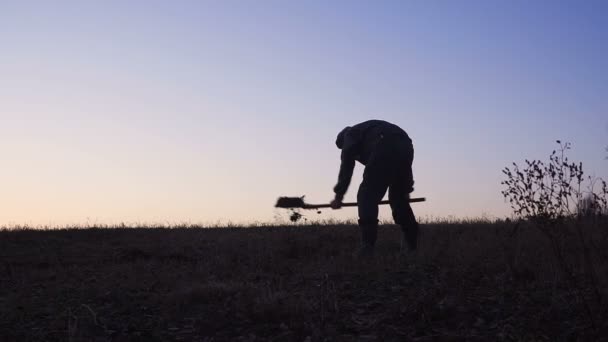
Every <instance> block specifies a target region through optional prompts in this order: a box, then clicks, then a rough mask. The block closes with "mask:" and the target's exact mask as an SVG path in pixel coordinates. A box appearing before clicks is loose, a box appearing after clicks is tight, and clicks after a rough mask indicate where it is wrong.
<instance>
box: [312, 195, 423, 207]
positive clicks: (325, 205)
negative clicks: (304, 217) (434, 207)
mask: <svg viewBox="0 0 608 342" xmlns="http://www.w3.org/2000/svg"><path fill="white" fill-rule="evenodd" d="M424 201H426V198H424V197H417V198H410V201H409V202H410V203H413V202H424ZM389 203H390V202H389V201H380V203H378V204H389ZM356 206H357V203H356V202H349V203H342V207H356ZM302 208H303V209H321V208H331V204H304V206H303V207H302Z"/></svg>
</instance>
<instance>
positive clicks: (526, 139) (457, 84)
mask: <svg viewBox="0 0 608 342" xmlns="http://www.w3.org/2000/svg"><path fill="white" fill-rule="evenodd" d="M0 44H1V45H0V157H1V158H2V159H1V160H2V162H1V164H0V225H7V224H8V225H11V224H34V225H38V224H42V225H44V224H51V225H57V224H68V223H71V224H78V223H95V222H97V223H116V222H121V221H125V222H131V223H132V222H142V223H179V222H190V223H199V222H202V223H211V222H217V221H223V222H226V221H233V222H250V221H272V220H273V219H274V217H275V215H277V214H278V213H279V214H280V212H278V211H277V210H275V209H274V208H273V205H274V202H275V200H276V198H277V197H278V196H281V195H291V196H295V195H306V196H307V199H308V200H309V201H310V202H328V201H329V200H330V199H331V198H332V195H333V193H332V187H333V185H334V183H335V181H336V178H337V172H338V166H339V153H340V151H339V150H338V149H337V148H336V147H335V145H334V141H335V136H336V134H337V133H338V132H339V131H340V130H341V129H342V128H343V127H344V126H347V125H352V124H356V123H358V122H361V121H364V120H367V119H372V118H376V119H385V120H388V121H391V122H393V123H396V124H398V125H400V126H401V127H402V128H404V129H405V130H406V131H407V132H408V133H409V134H410V136H411V137H412V139H413V140H414V145H415V150H416V157H415V161H414V174H415V179H416V191H415V192H414V194H413V195H414V196H425V197H427V198H428V201H427V202H426V203H419V204H415V205H414V210H415V212H416V214H417V215H419V216H421V217H445V216H449V215H453V216H456V217H479V216H482V215H489V216H499V217H500V216H504V215H507V214H508V213H509V211H510V209H509V206H508V205H507V204H506V203H505V202H504V201H503V198H502V196H501V194H500V190H501V189H502V187H501V185H500V181H501V180H502V179H503V177H502V174H501V169H502V168H503V167H504V166H507V165H510V163H511V162H513V161H515V162H522V161H523V160H524V158H529V159H532V158H544V159H546V156H548V154H549V153H550V152H551V150H553V148H554V147H555V143H554V141H555V140H556V139H562V140H565V141H570V142H572V143H573V150H572V151H571V152H570V156H571V158H572V159H575V160H580V161H582V162H583V163H584V168H585V169H586V171H588V172H590V173H594V174H595V175H597V176H603V177H606V178H608V161H607V160H605V159H604V157H605V155H606V153H605V151H604V148H605V146H606V145H608V2H606V1H266V0H264V1H229V0H227V1H181V0H177V1H168V0H167V1H150V0H145V1H144V0H140V1H127V0H125V1H123V0H121V1H80V0H78V1H61V0H58V1H28V0H15V1H12V0H0ZM362 169H363V168H362V166H361V165H358V166H357V168H356V170H355V176H354V179H353V183H352V184H351V188H350V189H349V192H348V193H347V196H346V200H348V201H352V200H354V199H355V194H356V190H357V187H358V183H359V182H360V179H361V172H362ZM386 209H387V208H384V209H383V211H382V213H383V217H384V218H388V217H389V216H388V215H387V210H386ZM308 216H309V217H310V218H322V219H325V218H334V217H335V218H355V217H356V210H354V209H344V210H341V211H336V212H332V211H331V210H329V211H324V212H323V214H321V215H317V214H315V213H314V212H313V213H310V214H308Z"/></svg>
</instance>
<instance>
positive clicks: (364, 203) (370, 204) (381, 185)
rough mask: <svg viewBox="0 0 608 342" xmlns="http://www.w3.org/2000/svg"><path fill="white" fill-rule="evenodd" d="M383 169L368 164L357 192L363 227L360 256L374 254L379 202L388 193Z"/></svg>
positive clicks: (360, 223) (360, 222)
mask: <svg viewBox="0 0 608 342" xmlns="http://www.w3.org/2000/svg"><path fill="white" fill-rule="evenodd" d="M381 171H382V169H381V168H379V167H376V166H375V165H368V166H367V167H366V168H365V171H364V172H363V182H361V185H360V186H359V191H358V192H357V202H358V209H359V227H360V229H361V250H360V251H359V256H360V257H369V256H372V255H373V251H374V245H375V244H376V239H377V236H378V203H380V201H381V200H382V198H383V197H384V194H386V189H387V188H388V184H387V182H386V180H387V177H386V176H384V175H383V174H382V172H381Z"/></svg>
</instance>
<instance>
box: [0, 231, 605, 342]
mask: <svg viewBox="0 0 608 342" xmlns="http://www.w3.org/2000/svg"><path fill="white" fill-rule="evenodd" d="M557 228H559V230H560V233H559V234H557V235H556V236H557V238H556V239H555V241H554V242H555V243H554V245H553V247H552V245H551V244H550V241H549V240H548V239H547V238H546V236H544V235H543V234H542V233H540V232H539V231H538V230H537V229H536V228H534V227H532V226H529V225H525V224H524V225H519V226H517V228H516V227H515V225H514V224H513V223H508V222H494V223H488V222H445V223H433V224H425V225H422V227H421V229H422V233H421V234H422V235H421V242H420V250H419V252H418V254H417V255H415V256H408V257H406V258H403V257H400V256H399V255H398V249H399V244H398V241H399V231H398V229H397V228H396V227H395V226H390V225H387V226H382V227H381V228H380V232H379V241H378V253H377V257H376V259H375V260H374V261H371V262H365V263H361V262H358V261H355V260H353V258H352V257H351V252H352V250H353V248H355V247H356V245H357V244H358V230H357V228H356V227H355V226H351V225H310V226H305V225H299V226H285V227H270V226H269V227H250V228H196V227H188V228H171V229H169V228H121V227H114V228H107V227H106V228H87V229H63V230H46V231H43V230H30V229H16V230H8V229H6V230H3V231H0V257H1V259H0V260H1V263H0V272H1V273H0V340H1V341H266V340H272V341H353V340H359V341H576V340H580V341H598V340H608V325H607V319H606V318H607V317H608V316H607V315H606V311H605V309H604V306H605V305H603V304H604V303H603V300H604V298H606V295H607V294H608V293H607V291H606V289H607V288H608V267H607V266H608V262H607V261H608V255H607V254H608V225H604V224H602V223H597V222H596V223H586V224H584V227H583V229H582V230H583V231H584V234H585V235H584V238H585V241H586V242H585V244H584V246H586V247H583V244H581V243H580V241H581V240H580V239H579V237H578V234H577V230H576V229H573V228H572V226H571V225H570V226H563V227H557ZM555 251H561V252H559V253H561V255H557V256H556V253H555ZM585 255H586V256H587V257H585ZM568 272H571V274H568Z"/></svg>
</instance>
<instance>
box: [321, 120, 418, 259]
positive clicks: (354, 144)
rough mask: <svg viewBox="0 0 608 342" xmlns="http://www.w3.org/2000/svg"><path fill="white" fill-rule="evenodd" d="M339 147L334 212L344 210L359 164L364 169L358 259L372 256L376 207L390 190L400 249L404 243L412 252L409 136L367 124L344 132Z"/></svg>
mask: <svg viewBox="0 0 608 342" xmlns="http://www.w3.org/2000/svg"><path fill="white" fill-rule="evenodd" d="M336 146H338V148H339V149H341V150H342V154H341V160H342V161H341V164H340V173H339V175H338V184H336V186H335V187H334V192H335V198H334V200H333V201H332V202H331V205H332V208H334V209H338V208H340V207H341V206H342V199H343V198H344V194H345V193H346V190H347V189H348V186H349V184H350V181H351V178H352V175H353V169H354V167H355V161H359V162H360V163H361V164H363V165H365V170H364V172H363V182H362V183H361V185H360V186H359V191H358V193H357V202H358V207H359V226H360V228H361V244H362V246H361V249H360V250H359V252H358V256H359V257H371V256H373V252H374V245H375V243H376V238H377V232H378V204H379V203H380V201H382V198H383V197H384V195H385V194H386V190H387V189H388V199H389V202H390V206H391V210H392V213H393V219H394V220H395V223H396V224H399V225H400V226H401V229H402V232H403V236H402V239H401V250H402V252H404V251H405V245H406V244H407V245H408V247H409V250H412V251H413V250H415V249H416V246H417V239H418V223H417V222H416V217H415V216H414V212H413V211H412V207H411V206H410V202H409V194H410V193H411V192H412V191H414V177H413V174H412V162H413V160H414V147H413V145H412V140H411V139H410V137H409V136H408V135H407V133H406V132H405V131H404V130H403V129H401V128H400V127H399V126H397V125H394V124H392V123H389V122H386V121H382V120H369V121H365V122H362V123H360V124H357V125H354V126H352V127H346V128H344V129H343V130H342V131H341V132H340V133H339V134H338V137H337V139H336Z"/></svg>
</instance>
